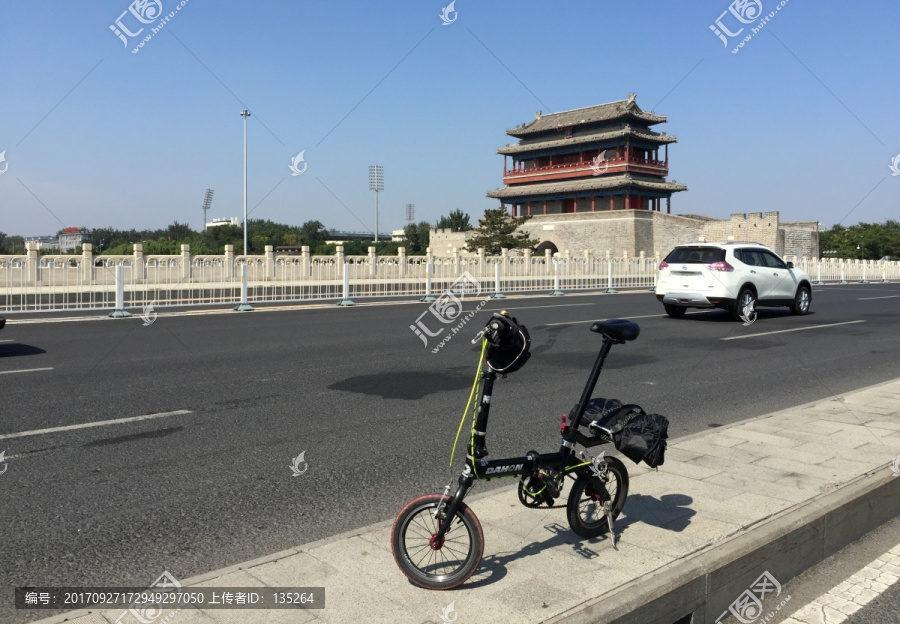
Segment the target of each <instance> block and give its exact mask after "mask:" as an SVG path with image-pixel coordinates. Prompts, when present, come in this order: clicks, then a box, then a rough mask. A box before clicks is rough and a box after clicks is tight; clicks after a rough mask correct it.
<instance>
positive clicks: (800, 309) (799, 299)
mask: <svg viewBox="0 0 900 624" xmlns="http://www.w3.org/2000/svg"><path fill="white" fill-rule="evenodd" d="M811 301H812V295H811V294H810V292H809V286H807V285H805V284H804V285H802V286H800V287H799V288H798V289H797V294H796V295H794V305H792V306H791V314H798V315H803V314H808V313H809V304H810V302H811Z"/></svg>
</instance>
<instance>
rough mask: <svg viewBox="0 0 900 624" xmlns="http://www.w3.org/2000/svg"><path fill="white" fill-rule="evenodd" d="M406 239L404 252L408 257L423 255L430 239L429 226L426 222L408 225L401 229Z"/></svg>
mask: <svg viewBox="0 0 900 624" xmlns="http://www.w3.org/2000/svg"><path fill="white" fill-rule="evenodd" d="M403 235H404V236H405V237H406V251H407V252H408V253H409V254H410V255H414V254H422V253H425V250H426V249H427V248H428V243H429V241H430V239H431V224H430V223H428V222H427V221H420V222H418V223H410V224H409V225H407V226H406V227H405V228H403Z"/></svg>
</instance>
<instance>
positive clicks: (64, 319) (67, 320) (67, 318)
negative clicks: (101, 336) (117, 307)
mask: <svg viewBox="0 0 900 624" xmlns="http://www.w3.org/2000/svg"><path fill="white" fill-rule="evenodd" d="M108 318H109V317H108V316H65V317H58V318H57V317H53V318H32V319H16V320H13V319H6V324H7V326H9V325H35V324H37V323H70V322H71V323H74V322H78V321H102V320H105V319H108Z"/></svg>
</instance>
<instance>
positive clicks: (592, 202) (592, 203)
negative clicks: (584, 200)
mask: <svg viewBox="0 0 900 624" xmlns="http://www.w3.org/2000/svg"><path fill="white" fill-rule="evenodd" d="M595 199H597V198H596V197H594V196H593V195H591V212H594V211H595V210H596V209H595V208H594V200H595Z"/></svg>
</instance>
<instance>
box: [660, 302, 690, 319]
mask: <svg viewBox="0 0 900 624" xmlns="http://www.w3.org/2000/svg"><path fill="white" fill-rule="evenodd" d="M663 307H664V308H665V309H666V314H668V315H669V316H671V317H672V318H681V317H682V316H684V313H685V312H687V308H682V307H681V306H676V305H669V304H668V303H664V304H663Z"/></svg>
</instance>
